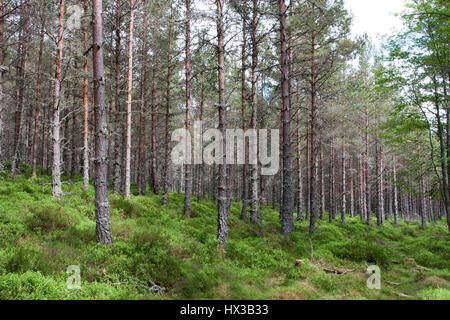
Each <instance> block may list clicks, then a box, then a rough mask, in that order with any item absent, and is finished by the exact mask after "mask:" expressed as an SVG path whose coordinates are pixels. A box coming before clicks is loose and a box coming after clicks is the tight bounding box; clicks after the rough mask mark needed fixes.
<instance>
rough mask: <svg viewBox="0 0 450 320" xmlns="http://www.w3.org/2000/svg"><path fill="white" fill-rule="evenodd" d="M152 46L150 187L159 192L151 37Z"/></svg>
mask: <svg viewBox="0 0 450 320" xmlns="http://www.w3.org/2000/svg"><path fill="white" fill-rule="evenodd" d="M153 41H154V48H153V67H152V110H151V111H152V130H151V156H150V165H151V189H152V190H153V193H154V194H159V186H158V177H157V172H156V169H157V164H156V161H157V159H156V153H157V149H158V144H157V142H156V122H157V117H156V74H157V61H158V60H157V52H158V48H157V39H156V37H155V39H153Z"/></svg>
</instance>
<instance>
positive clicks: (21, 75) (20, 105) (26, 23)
mask: <svg viewBox="0 0 450 320" xmlns="http://www.w3.org/2000/svg"><path fill="white" fill-rule="evenodd" d="M30 7H31V4H30V3H28V2H25V3H24V2H23V0H22V1H21V8H22V11H21V18H20V19H21V27H22V29H21V33H20V36H19V49H18V57H19V58H18V59H17V60H18V65H17V79H16V113H15V130H14V144H13V150H14V151H13V160H12V164H11V175H10V177H11V178H12V179H13V178H14V176H15V174H16V169H17V168H18V167H20V164H19V160H20V159H19V153H20V142H21V139H20V137H21V134H22V127H23V119H22V118H23V109H24V105H25V85H26V84H25V79H26V76H27V62H28V42H29V40H30V39H29V37H30V34H29V27H30Z"/></svg>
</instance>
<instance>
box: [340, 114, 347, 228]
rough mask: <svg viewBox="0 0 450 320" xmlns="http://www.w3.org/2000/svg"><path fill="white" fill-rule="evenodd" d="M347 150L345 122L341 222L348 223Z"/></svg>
mask: <svg viewBox="0 0 450 320" xmlns="http://www.w3.org/2000/svg"><path fill="white" fill-rule="evenodd" d="M346 156H347V154H346V151H345V123H344V124H343V125H342V212H341V222H342V223H344V224H345V223H347V219H346V215H347V159H346Z"/></svg>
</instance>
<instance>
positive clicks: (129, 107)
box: [125, 0, 134, 200]
mask: <svg viewBox="0 0 450 320" xmlns="http://www.w3.org/2000/svg"><path fill="white" fill-rule="evenodd" d="M133 31H134V0H130V25H129V39H128V90H127V131H126V132H127V133H126V150H125V153H126V159H125V199H127V200H130V185H131V112H132V99H133Z"/></svg>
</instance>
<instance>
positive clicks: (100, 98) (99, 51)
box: [92, 0, 113, 244]
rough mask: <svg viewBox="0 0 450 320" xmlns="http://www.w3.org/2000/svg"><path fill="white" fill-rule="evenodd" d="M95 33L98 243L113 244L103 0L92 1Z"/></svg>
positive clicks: (94, 73) (96, 211)
mask: <svg viewBox="0 0 450 320" xmlns="http://www.w3.org/2000/svg"><path fill="white" fill-rule="evenodd" d="M92 7H93V11H92V34H93V42H94V43H93V66H94V70H93V80H94V107H95V132H96V133H97V134H96V137H95V162H94V163H95V213H96V234H97V241H98V242H100V243H102V244H112V242H113V239H112V233H111V224H110V218H109V201H108V181H107V180H106V175H107V170H108V159H107V157H108V150H107V148H108V143H107V136H108V132H107V131H108V130H107V123H106V115H107V113H106V112H107V111H106V104H105V69H104V65H103V18H102V13H103V9H102V0H92Z"/></svg>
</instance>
